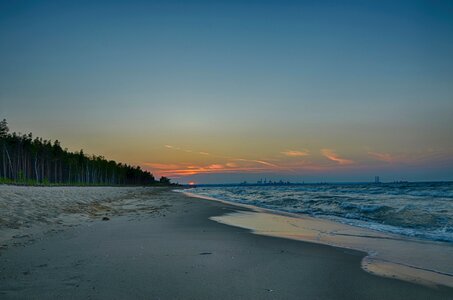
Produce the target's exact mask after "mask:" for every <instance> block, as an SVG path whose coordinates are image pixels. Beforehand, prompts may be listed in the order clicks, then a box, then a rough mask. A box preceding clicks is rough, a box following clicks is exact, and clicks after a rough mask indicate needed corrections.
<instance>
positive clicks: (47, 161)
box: [0, 120, 170, 185]
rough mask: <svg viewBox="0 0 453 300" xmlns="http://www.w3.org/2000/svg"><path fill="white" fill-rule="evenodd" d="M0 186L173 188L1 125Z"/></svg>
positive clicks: (136, 171)
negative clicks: (3, 183)
mask: <svg viewBox="0 0 453 300" xmlns="http://www.w3.org/2000/svg"><path fill="white" fill-rule="evenodd" d="M0 151H1V155H0V182H7V183H25V184H67V185H71V184H74V185H153V184H170V180H169V179H168V178H166V177H161V179H160V180H159V181H156V180H155V178H154V176H153V174H151V173H150V172H148V171H144V170H142V169H141V168H140V167H133V166H129V165H127V164H122V163H117V162H115V161H113V160H107V159H105V158H104V157H102V156H95V155H92V156H88V155H86V154H84V153H83V150H80V151H79V152H69V151H68V150H67V149H63V148H62V147H61V145H60V143H59V142H58V140H56V141H54V142H53V143H52V142H51V141H50V140H43V139H42V138H33V137H32V134H31V133H29V134H17V133H15V132H13V133H10V132H9V128H8V123H7V122H6V120H3V121H0Z"/></svg>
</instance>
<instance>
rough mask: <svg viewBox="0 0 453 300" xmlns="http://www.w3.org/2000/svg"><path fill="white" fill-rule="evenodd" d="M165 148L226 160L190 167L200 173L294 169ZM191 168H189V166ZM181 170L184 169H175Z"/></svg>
mask: <svg viewBox="0 0 453 300" xmlns="http://www.w3.org/2000/svg"><path fill="white" fill-rule="evenodd" d="M164 147H165V148H167V149H171V150H176V151H183V152H187V153H194V154H199V155H204V156H211V157H213V158H216V159H222V160H226V161H227V163H225V164H223V165H222V164H212V165H210V166H202V167H197V168H190V169H191V171H192V172H194V169H197V170H198V172H199V173H207V172H212V170H215V171H216V172H221V171H222V172H232V171H244V172H251V171H252V172H255V171H257V170H259V171H262V172H265V171H270V170H287V171H292V170H291V169H290V168H286V167H281V166H279V165H277V164H275V163H271V162H268V161H266V160H262V159H248V158H238V157H231V156H225V155H218V154H212V153H209V152H206V151H193V150H190V149H184V148H180V147H176V146H172V145H164ZM184 167H185V168H188V166H184ZM188 169H189V168H188ZM174 171H178V172H181V171H182V170H174ZM188 175H193V174H188Z"/></svg>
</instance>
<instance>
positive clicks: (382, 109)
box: [0, 0, 453, 183]
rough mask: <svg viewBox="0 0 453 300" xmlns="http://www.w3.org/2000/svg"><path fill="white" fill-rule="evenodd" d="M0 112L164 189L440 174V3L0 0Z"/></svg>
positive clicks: (447, 162)
mask: <svg viewBox="0 0 453 300" xmlns="http://www.w3.org/2000/svg"><path fill="white" fill-rule="evenodd" d="M339 2H342V4H339ZM0 117H1V118H7V119H8V121H9V123H10V127H11V129H12V130H14V131H21V132H29V131H31V132H33V133H34V135H35V136H42V137H45V138H51V139H53V140H54V139H59V140H60V141H61V142H62V144H63V145H64V146H67V147H68V148H69V149H70V150H79V149H82V148H83V149H84V151H85V152H86V153H90V154H100V155H104V156H106V157H107V158H110V159H115V160H118V161H122V162H127V163H130V164H136V165H140V166H142V167H143V168H145V169H148V170H151V171H152V172H153V173H155V175H157V176H160V175H165V176H170V177H172V178H174V180H175V181H178V182H189V181H191V180H195V181H196V182H207V183H212V182H239V181H242V180H248V181H255V180H257V179H260V178H267V179H272V180H275V179H280V178H282V179H284V180H291V181H370V180H372V179H373V177H374V176H375V175H380V176H381V178H382V180H384V181H392V180H453V3H452V2H451V1H450V2H449V1H445V2H443V1H222V2H221V1H20V0H17V1H0Z"/></svg>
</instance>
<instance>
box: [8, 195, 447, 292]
mask: <svg viewBox="0 0 453 300" xmlns="http://www.w3.org/2000/svg"><path fill="white" fill-rule="evenodd" d="M150 192H151V191H150ZM147 197H148V199H147V200H146V201H147V202H148V204H147V205H149V207H151V206H153V207H157V206H159V205H161V204H166V205H167V206H165V207H163V208H162V209H160V210H159V213H157V212H155V211H152V210H149V209H144V210H142V211H139V210H136V209H134V210H130V211H127V212H125V213H118V211H119V210H120V207H121V206H116V208H117V210H118V211H116V212H115V211H113V212H112V210H111V211H104V212H102V213H101V214H99V215H96V217H95V218H93V219H91V220H90V222H82V223H81V224H80V225H78V226H72V227H67V228H65V229H64V230H61V231H59V232H56V233H54V234H52V235H49V236H44V237H43V238H42V239H38V240H35V241H34V242H33V243H31V244H27V245H21V246H13V247H8V248H6V249H3V250H1V251H0V255H1V256H0V259H1V261H2V263H1V270H0V271H1V272H0V277H1V278H0V295H1V297H2V299H25V298H26V299H49V298H50V299H52V298H71V299H107V298H109V299H125V298H128V299H131V298H132V299H137V298H150V299H301V298H305V299H384V298H385V299H448V298H451V297H452V295H453V289H450V288H446V287H442V286H439V287H435V288H432V287H426V286H422V285H417V284H413V283H408V282H404V281H400V280H395V279H389V278H384V277H380V276H375V275H371V274H369V273H367V272H365V271H363V270H362V269H361V267H360V263H361V261H362V258H363V257H364V256H365V254H364V253H362V252H359V251H354V250H348V249H342V248H337V247H331V246H326V245H319V244H315V243H307V242H300V241H294V240H290V239H282V238H278V237H269V236H262V235H255V234H251V233H250V231H249V230H248V229H242V228H237V227H233V226H229V225H224V224H220V223H218V222H215V221H213V220H211V219H210V218H213V217H218V216H224V215H225V214H231V213H235V212H238V211H239V212H241V211H242V212H247V211H248V210H247V209H246V208H240V207H236V206H232V205H228V204H225V203H220V202H215V201H210V200H203V199H195V198H191V197H188V196H186V195H183V194H182V193H176V192H173V191H172V189H156V190H154V191H153V193H152V194H149V195H148V196H147ZM121 201H124V199H123V200H121ZM126 202H127V201H126ZM112 205H113V204H112ZM122 206H123V208H127V207H128V206H125V205H124V203H123V204H122ZM147 207H148V206H147ZM101 216H102V217H104V216H105V217H108V218H109V220H105V221H103V220H102V218H101Z"/></svg>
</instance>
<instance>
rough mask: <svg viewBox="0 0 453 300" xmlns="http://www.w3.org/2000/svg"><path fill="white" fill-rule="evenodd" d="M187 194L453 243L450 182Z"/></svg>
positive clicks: (213, 190)
mask: <svg viewBox="0 0 453 300" xmlns="http://www.w3.org/2000/svg"><path fill="white" fill-rule="evenodd" d="M190 192H191V193H194V194H198V195H201V196H207V197H212V198H216V199H219V200H225V201H229V202H235V203H241V204H248V205H253V206H257V207H262V208H268V209H273V210H277V211H283V212H290V213H297V214H305V215H310V216H313V217H316V218H324V219H331V220H334V221H337V222H341V223H345V224H349V225H354V226H359V227H364V228H370V229H373V230H378V231H382V232H389V233H396V234H402V235H405V236H410V237H415V238H420V239H426V240H432V241H442V242H448V243H453V182H420V183H379V184H371V183H351V184H301V185H256V186H253V185H238V186H209V187H197V188H192V189H190Z"/></svg>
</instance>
